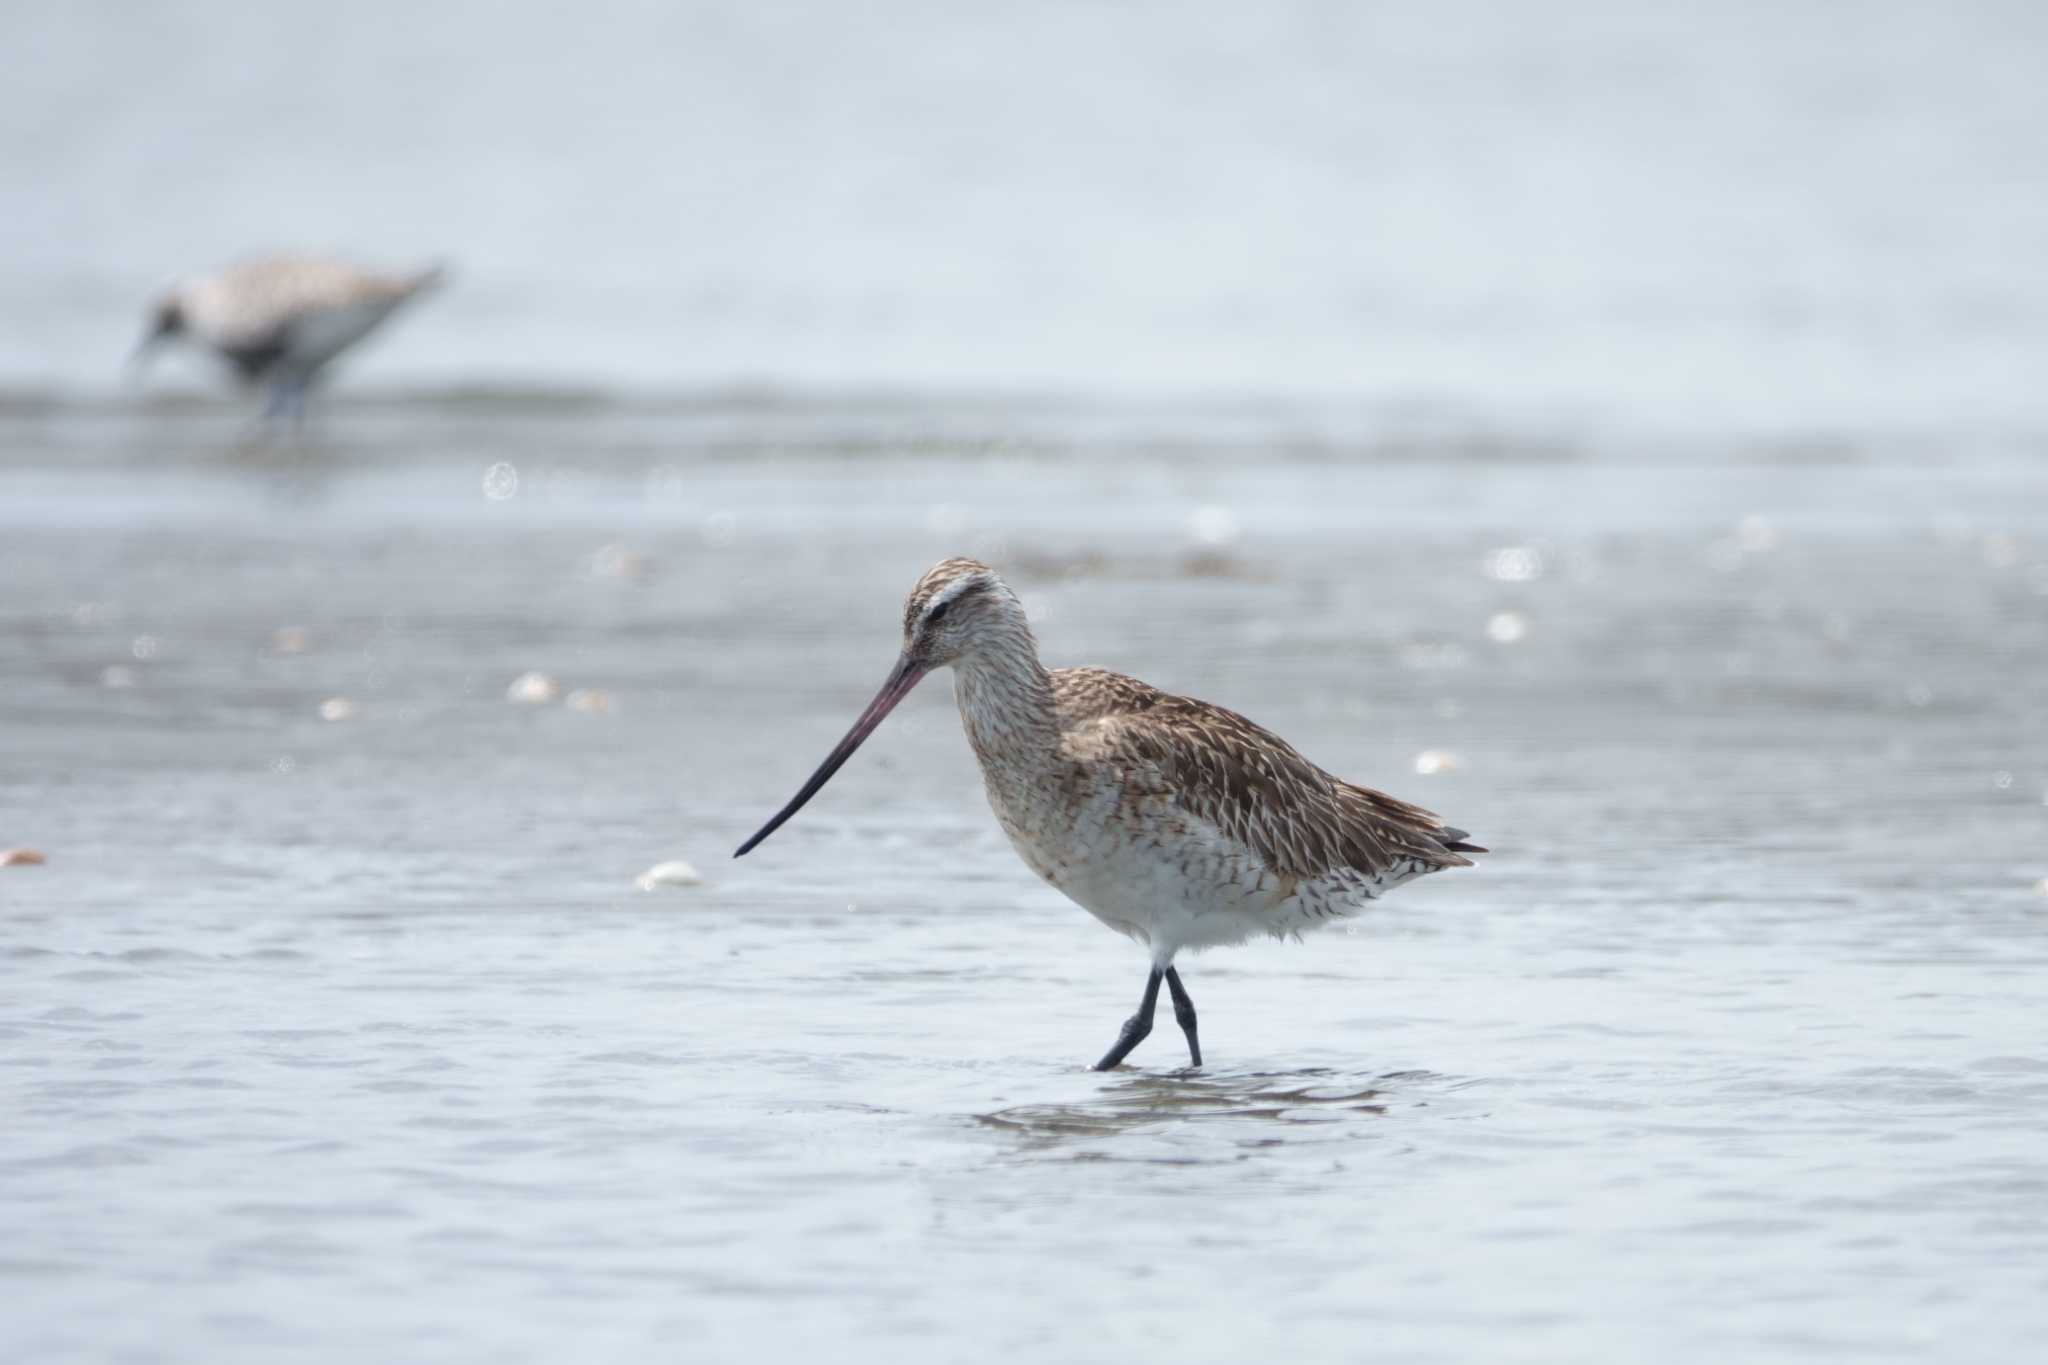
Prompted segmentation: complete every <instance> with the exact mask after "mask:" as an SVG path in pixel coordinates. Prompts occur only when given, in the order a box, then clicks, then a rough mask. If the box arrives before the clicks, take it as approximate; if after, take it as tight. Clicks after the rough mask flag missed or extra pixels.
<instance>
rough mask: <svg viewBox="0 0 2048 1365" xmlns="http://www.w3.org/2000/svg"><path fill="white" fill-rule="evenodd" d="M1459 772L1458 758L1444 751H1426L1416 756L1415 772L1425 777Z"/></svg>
mask: <svg viewBox="0 0 2048 1365" xmlns="http://www.w3.org/2000/svg"><path fill="white" fill-rule="evenodd" d="M1457 770H1458V756H1457V755H1456V754H1454V753H1451V752H1449V751H1448V750H1444V749H1424V750H1423V751H1422V752H1421V753H1419V754H1417V755H1415V771H1416V772H1418V773H1420V774H1421V775H1422V776H1424V777H1434V776H1435V775H1436V774H1438V773H1452V772H1456V771H1457Z"/></svg>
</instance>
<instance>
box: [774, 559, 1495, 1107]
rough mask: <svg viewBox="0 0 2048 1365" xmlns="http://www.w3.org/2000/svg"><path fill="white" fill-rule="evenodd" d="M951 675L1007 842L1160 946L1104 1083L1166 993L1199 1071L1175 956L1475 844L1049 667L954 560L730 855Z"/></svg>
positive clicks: (1195, 720) (1233, 726) (1124, 691)
mask: <svg viewBox="0 0 2048 1365" xmlns="http://www.w3.org/2000/svg"><path fill="white" fill-rule="evenodd" d="M949 667H950V668H951V669H952V670H953V679H954V683H953V685H954V694H955V696H956V698H957V700H958V701H959V704H960V719H961V722H962V724H963V725H964V726H965V727H966V730H967V740H968V743H969V744H971V745H973V747H974V756H975V758H976V759H978V760H979V761H980V763H981V775H982V780H983V781H984V783H985V784H986V785H987V787H988V799H989V804H990V805H991V806H993V807H994V808H995V814H996V820H997V821H998V822H999V823H1000V824H1001V825H1002V827H1003V833H1005V834H1007V835H1008V836H1009V838H1010V843H1011V844H1012V845H1013V846H1014V847H1015V848H1016V850H1017V852H1018V854H1019V855H1020V856H1022V858H1023V859H1024V861H1025V863H1026V864H1028V865H1029V866H1030V868H1031V870H1032V871H1034V872H1036V873H1037V874H1038V875H1039V876H1041V877H1043V878H1044V879H1045V880H1046V881H1047V882H1049V883H1051V884H1052V885H1053V886H1055V887H1057V888H1058V889H1059V890H1060V891H1062V892H1063V893H1065V895H1066V896H1067V898H1068V899H1069V900H1072V901H1073V902H1074V903H1075V904H1077V905H1079V906H1080V907H1081V908H1082V909H1084V910H1086V911H1088V913H1090V914H1091V915H1094V916H1095V917H1096V918H1097V919H1099V920H1101V921H1102V922H1103V923H1104V924H1106V925H1108V926H1109V927H1110V928H1112V929H1115V930H1117V931H1118V932H1119V933H1122V934H1125V935H1127V936H1129V937H1130V938H1132V939H1135V940H1136V941H1137V942H1139V943H1141V944H1144V945H1146V947H1148V948H1149V949H1150V951H1151V956H1152V968H1151V972H1150V974H1149V975H1148V976H1147V977H1146V978H1145V993H1144V996H1143V998H1142V999H1140V1001H1139V1002H1138V1012H1137V1013H1136V1014H1133V1015H1132V1016H1131V1017H1130V1018H1129V1019H1127V1020H1125V1021H1124V1025H1123V1029H1122V1030H1121V1032H1119V1034H1118V1035H1117V1040H1116V1043H1115V1044H1114V1045H1113V1046H1112V1047H1111V1048H1110V1049H1109V1051H1108V1052H1107V1053H1106V1054H1105V1055H1104V1056H1103V1058H1102V1060H1101V1061H1099V1062H1097V1063H1096V1064H1095V1069H1096V1070H1098V1071H1107V1070H1109V1069H1110V1068H1111V1067H1113V1066H1115V1065H1117V1064H1118V1063H1119V1062H1121V1061H1122V1060H1123V1059H1124V1058H1125V1057H1126V1056H1127V1055H1128V1054H1129V1053H1130V1051H1131V1049H1132V1048H1134V1047H1136V1046H1137V1045H1138V1044H1139V1043H1141V1042H1143V1041H1144V1039H1145V1037H1146V1035H1147V1034H1149V1033H1151V1031H1152V1015H1153V1011H1154V1010H1155V1008H1156V1007H1157V1005H1158V1003H1159V986H1160V983H1161V982H1162V981H1163V982H1164V983H1165V984H1166V987H1167V989H1168V990H1169V991H1171V992H1172V993H1173V1013H1174V1018H1175V1019H1177V1020H1178V1021H1179V1022H1180V1027H1181V1031H1182V1032H1183V1033H1185V1034H1186V1035H1187V1040H1188V1057H1189V1059H1190V1060H1191V1061H1192V1063H1193V1064H1194V1065H1195V1066H1200V1065H1201V1064H1202V1046H1201V1042H1200V1040H1199V1039H1198V1038H1197V1037H1196V1033H1195V1006H1194V1002H1193V1001H1192V1000H1190V999H1189V998H1188V992H1187V988H1186V987H1185V986H1184V985H1182V984H1181V979H1180V973H1179V972H1178V971H1176V970H1175V969H1174V965H1173V960H1174V956H1175V955H1176V954H1178V953H1179V952H1180V951H1181V949H1183V948H1210V947H1216V946H1218V945H1222V944H1230V943H1242V942H1244V941H1245V940H1247V939H1250V938H1253V937H1255V936H1257V935H1260V934H1270V935H1272V936H1273V937H1275V938H1286V937H1290V936H1298V935H1299V934H1301V933H1302V932H1303V931H1304V930H1308V929H1314V928H1318V927H1320V926H1322V925H1325V924H1329V923H1330V922H1332V921H1333V920H1338V919H1342V918H1345V917H1347V916H1349V915H1351V914H1353V913H1355V912H1356V911H1358V910H1359V909H1361V908H1363V906H1364V905H1365V903H1366V902H1368V901H1370V900H1373V899H1375V898H1377V897H1379V896H1381V895H1384V894H1385V893H1386V892H1388V891H1391V890H1392V889H1393V888H1394V887H1397V886H1399V885H1400V884H1401V883H1403V882H1405V881H1408V880H1410V879H1411V878H1415V877H1419V876H1422V875H1423V874H1425V873H1429V872H1437V871H1440V870H1442V869H1443V868H1447V867H1470V866H1471V865H1472V864H1471V860H1470V859H1468V858H1466V857H1465V856H1464V855H1465V854H1467V853H1484V852H1485V851H1486V850H1485V849H1483V848H1480V847H1478V846H1477V845H1475V844H1468V843H1466V842H1465V831H1463V830H1460V829H1452V828H1451V827H1450V826H1448V825H1446V824H1445V823H1444V822H1443V821H1442V820H1439V819H1438V818H1437V817H1436V816H1434V815H1432V814H1430V813H1429V812H1428V811H1426V810H1423V809H1422V808H1421V807H1420V806H1411V805H1409V804H1408V803H1407V802H1405V801H1397V800H1395V799H1394V798H1393V797H1391V796H1386V795H1384V794H1382V793H1380V792H1376V791H1373V790H1372V789H1371V788H1369V787H1357V786H1353V785H1352V784H1351V783H1349V782H1346V781H1344V780H1343V779H1341V778H1337V777H1333V776H1331V775H1330V774H1329V773H1326V772H1324V771H1323V770H1322V769H1321V768H1318V767H1317V766H1316V765H1315V764H1313V763H1311V762H1309V761H1308V760H1307V759H1305V758H1303V757H1302V756H1301V755H1300V754H1298V753H1296V752H1295V751H1294V749H1293V748H1292V747H1291V746H1290V745H1288V743H1287V742H1286V741H1285V740H1283V739H1281V738H1280V737H1279V736H1278V735H1275V734H1273V733H1272V732H1271V731H1269V730H1265V729H1262V728H1260V727H1259V726H1257V725H1254V724H1253V723H1252V722H1250V721H1248V720H1246V719H1245V718H1244V717H1243V716H1240V715H1238V714H1237V713H1236V712H1234V711H1226V710H1224V709H1223V708H1222V707H1220V706H1211V705H1210V704H1209V703H1207V702H1203V701H1196V700H1194V699H1193V698H1191V697H1176V696H1174V695H1172V694H1171V693H1167V692H1161V691H1160V690H1158V689H1157V688H1155V687H1150V686H1148V685H1146V684H1145V683H1142V682H1139V681H1138V680H1137V679H1136V678H1127V677H1125V676H1124V675H1123V674H1121V673H1111V672H1109V671H1107V670H1105V669H1100V668H1056V669H1047V668H1046V667H1045V665H1043V664H1042V663H1040V662H1039V660H1038V645H1037V642H1036V641H1035V640H1034V639H1033V638H1032V634H1031V627H1030V625H1029V624H1028V623H1027V622H1026V620H1025V617H1024V608H1023V605H1022V604H1021V603H1019V602H1018V600H1017V597H1016V594H1014V593H1012V592H1011V591H1010V589H1009V587H1008V585H1007V584H1005V583H1004V582H1003V580H1002V579H1001V578H998V577H997V576H996V574H995V571H994V570H992V569H990V568H989V567H988V566H987V565H986V564H982V563H979V562H977V561H975V560H972V559H948V560H946V561H944V562H943V563H941V564H938V565H937V566H935V567H934V568H933V569H932V570H931V571H930V572H929V573H927V574H925V576H924V577H923V578H922V579H920V580H918V584H917V586H916V587H915V588H913V589H912V590H911V593H910V599H909V600H908V601H907V602H906V603H905V604H904V607H903V653H902V656H901V657H900V658H899V659H898V660H897V661H896V666H895V668H894V669H892V670H891V671H890V673H889V676H888V679H887V680H886V681H885V682H884V683H883V684H882V690H881V691H880V692H878V693H876V694H875V699H874V700H873V701H872V702H870V703H869V704H868V708H867V710H865V711H863V712H862V713H861V715H860V718H859V719H858V720H856V721H855V722H854V724H853V728H852V729H851V730H849V731H847V733H846V737H845V738H844V739H842V740H840V741H839V744H838V747H836V748H834V749H833V750H832V752H831V753H830V754H829V755H827V756H826V758H825V761H824V763H823V764H821V765H820V766H819V768H818V770H817V772H815V773H813V774H812V775H811V778H810V780H809V781H808V782H806V783H804V785H803V788H802V789H801V790H800V791H798V792H797V794H796V796H795V797H793V798H792V799H791V800H790V802H789V804H788V805H786V806H784V807H783V808H782V809H781V810H780V811H778V812H776V814H775V817H774V818H773V819H771V820H770V821H769V822H768V823H767V824H766V825H763V826H762V827H761V829H760V831H759V832H758V833H756V834H755V835H754V837H753V838H751V839H749V840H747V841H746V842H745V843H744V844H741V845H740V847H739V850H738V851H737V852H736V853H734V854H733V856H734V857H736V858H737V857H740V856H743V855H744V854H745V853H747V851H748V850H750V849H752V848H753V847H754V846H755V845H756V844H758V843H760V842H761V841H762V840H763V839H766V838H767V837H768V836H769V835H770V834H773V833H774V832H775V831H776V830H777V829H779V828H781V826H782V824H783V822H784V821H786V820H788V819H789V818H790V817H791V816H792V815H795V814H796V813H797V811H799V810H801V809H802V808H803V805H804V803H805V802H807V801H809V800H810V799H811V798H812V797H813V796H815V795H817V793H818V790H819V788H821V787H823V786H824V785H825V783H826V782H827V781H829V780H830V779H831V777H832V774H834V773H836V772H838V771H839V769H840V767H841V766H842V765H843V764H845V762H846V760H847V759H849V758H851V757H852V756H853V751H854V750H855V749H858V748H859V747H860V745H861V742H862V741H863V740H865V739H866V738H867V737H868V736H869V735H870V734H872V733H873V732H874V730H875V727H876V726H878V725H880V724H881V723H882V719H883V717H885V716H887V715H888V714H889V712H890V711H891V710H893V709H894V708H895V706H896V704H897V703H898V702H900V701H902V700H903V698H904V697H906V696H908V695H909V694H910V690H911V689H912V688H913V687H915V686H917V684H918V681H919V680H920V679H921V678H923V677H924V676H925V674H927V673H930V672H931V671H933V670H934V669H939V668H949Z"/></svg>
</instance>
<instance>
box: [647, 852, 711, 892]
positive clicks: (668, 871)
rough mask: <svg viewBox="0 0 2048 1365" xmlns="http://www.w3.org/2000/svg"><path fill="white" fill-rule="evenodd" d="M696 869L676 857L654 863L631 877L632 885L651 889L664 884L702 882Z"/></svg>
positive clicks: (683, 884)
mask: <svg viewBox="0 0 2048 1365" xmlns="http://www.w3.org/2000/svg"><path fill="white" fill-rule="evenodd" d="M703 880H704V879H703V878H702V877H700V876H698V875H697V869H696V868H694V867H691V866H690V865H689V864H688V863H686V862H683V861H682V860H681V859H677V860H675V861H673V862H666V863H656V864H655V865H654V866H653V867H650V868H648V869H647V870H646V871H645V872H642V873H641V874H640V875H639V876H637V877H635V878H634V879H633V885H635V886H637V887H639V888H640V889H641V890H642V891H653V890H656V889H658V888H660V887H664V886H697V885H699V884H700V883H702V882H703Z"/></svg>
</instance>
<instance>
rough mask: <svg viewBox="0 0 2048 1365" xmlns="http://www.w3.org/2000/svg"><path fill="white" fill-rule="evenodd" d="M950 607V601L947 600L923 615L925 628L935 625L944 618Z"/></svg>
mask: <svg viewBox="0 0 2048 1365" xmlns="http://www.w3.org/2000/svg"><path fill="white" fill-rule="evenodd" d="M952 605H953V602H952V599H950V598H948V599H947V600H946V601H944V602H941V603H939V605H937V606H936V607H933V608H932V609H931V610H930V611H928V612H926V613H925V614H924V623H925V625H926V626H927V627H930V626H935V625H937V624H938V623H939V618H940V617H941V616H944V615H945V614H946V611H947V609H948V608H950V607H951V606H952Z"/></svg>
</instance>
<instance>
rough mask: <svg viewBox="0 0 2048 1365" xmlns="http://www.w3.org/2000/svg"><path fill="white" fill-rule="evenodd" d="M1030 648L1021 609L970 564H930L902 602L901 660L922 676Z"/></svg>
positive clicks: (997, 581) (989, 572) (988, 572)
mask: <svg viewBox="0 0 2048 1365" xmlns="http://www.w3.org/2000/svg"><path fill="white" fill-rule="evenodd" d="M1019 646H1022V647H1024V648H1027V649H1029V648H1032V645H1031V627H1030V624H1029V623H1028V622H1027V621H1026V620H1025V617H1024V606H1023V604H1022V603H1021V602H1019V601H1018V600H1017V595H1016V594H1015V593H1013V592H1011V591H1010V585H1009V584H1007V583H1005V582H1003V580H1002V579H1001V578H998V577H997V576H996V571H995V570H994V569H991V568H990V567H989V566H988V565H986V564H983V563H982V562H981V561H980V560H976V559H947V560H942V561H940V562H939V563H937V564H935V565H933V566H932V567H931V569H929V570H928V571H927V572H926V573H925V576H924V577H923V578H920V579H918V580H917V586H916V587H914V588H912V589H911V590H910V596H909V597H908V598H907V599H906V600H905V601H904V603H903V657H904V658H905V659H907V660H909V661H911V662H912V663H914V664H915V665H916V666H917V667H918V668H919V669H920V670H921V671H922V672H926V673H929V672H931V671H932V670H933V669H939V668H947V667H950V666H952V665H953V664H956V663H960V662H962V661H963V660H966V659H969V658H971V657H975V656H978V655H987V654H991V653H997V652H1005V651H1009V650H1013V649H1016V648H1018V647H1019Z"/></svg>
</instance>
